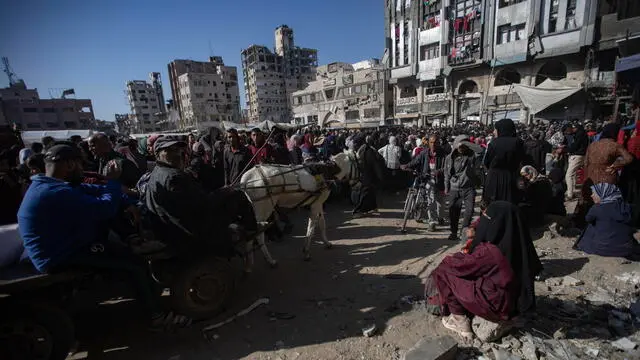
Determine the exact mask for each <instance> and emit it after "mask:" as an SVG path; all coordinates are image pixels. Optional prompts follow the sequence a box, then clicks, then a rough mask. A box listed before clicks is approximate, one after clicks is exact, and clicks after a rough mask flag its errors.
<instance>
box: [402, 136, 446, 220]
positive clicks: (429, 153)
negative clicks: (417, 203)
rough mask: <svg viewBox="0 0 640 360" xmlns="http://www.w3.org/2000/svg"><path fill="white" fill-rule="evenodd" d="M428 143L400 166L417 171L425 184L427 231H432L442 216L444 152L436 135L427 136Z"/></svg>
mask: <svg viewBox="0 0 640 360" xmlns="http://www.w3.org/2000/svg"><path fill="white" fill-rule="evenodd" d="M428 144H429V147H428V148H426V149H425V150H423V151H422V152H420V155H418V156H417V157H415V158H414V159H413V160H411V162H409V163H408V164H407V165H406V166H402V168H405V169H406V168H409V169H413V170H417V171H418V172H419V174H418V176H419V177H420V178H421V180H422V181H423V183H424V184H425V190H426V197H427V199H426V200H427V218H428V221H429V231H434V230H435V229H436V225H438V223H440V218H441V216H442V199H441V196H440V191H442V190H443V189H444V180H445V179H444V177H443V169H444V167H445V153H444V151H443V150H441V148H440V147H439V144H438V137H437V136H436V135H431V136H430V137H429V142H428Z"/></svg>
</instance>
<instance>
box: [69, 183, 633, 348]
mask: <svg viewBox="0 0 640 360" xmlns="http://www.w3.org/2000/svg"><path fill="white" fill-rule="evenodd" d="M403 199H404V193H402V194H399V195H386V196H383V197H382V198H381V199H379V205H380V212H379V214H376V215H372V216H371V217H369V218H363V219H356V220H354V219H351V216H350V213H349V211H350V208H349V207H348V206H347V204H346V203H342V204H338V203H332V204H328V205H327V209H326V210H327V227H328V234H329V239H330V240H331V241H332V243H333V244H334V247H333V249H331V250H325V249H324V247H322V246H321V245H320V244H318V243H315V244H314V246H313V247H312V260H311V261H310V262H304V261H303V260H302V253H301V247H302V239H301V236H302V235H303V234H304V232H305V230H306V226H304V225H306V221H305V218H304V215H305V214H304V212H303V211H298V212H295V213H294V215H293V216H292V220H293V223H294V224H295V228H294V232H293V236H292V237H290V238H287V239H286V240H285V241H283V242H281V243H270V244H269V246H270V249H271V251H272V254H273V255H274V257H276V258H277V259H278V260H279V263H280V266H279V268H277V269H275V270H272V269H269V268H268V266H266V264H265V262H264V261H263V259H262V258H261V256H260V254H256V259H257V261H256V268H255V270H254V273H253V274H252V275H251V276H250V277H249V278H248V279H243V280H240V281H239V283H238V286H237V292H236V295H235V297H234V301H233V304H232V305H231V307H230V308H229V309H228V311H226V312H225V313H223V314H222V315H220V316H219V317H218V318H216V319H211V320H210V321H207V322H204V323H197V324H194V325H193V326H192V327H191V328H189V329H186V330H183V331H180V332H178V333H175V334H155V333H149V332H148V331H147V330H146V329H145V328H144V325H143V323H142V322H140V321H136V320H134V319H135V318H136V313H137V312H138V310H137V308H136V306H135V304H134V303H133V302H126V301H123V302H116V301H112V302H110V304H109V305H101V306H100V307H99V308H98V310H96V309H95V308H93V309H90V308H86V309H85V308H83V309H82V310H78V311H77V313H76V316H75V317H76V320H77V323H78V325H77V333H78V340H79V342H80V346H79V349H78V351H77V352H76V354H74V355H73V357H72V358H73V359H90V360H95V359H167V360H168V359H171V360H190V359H207V360H215V359H220V360H222V359H224V360H226V359H273V360H276V359H278V360H294V359H299V360H312V359H345V360H357V359H367V360H368V359H372V360H373V359H400V358H401V357H402V355H403V353H405V352H406V351H407V350H408V349H409V348H411V347H412V346H414V344H415V343H416V342H418V341H419V340H420V339H422V338H424V337H430V336H438V335H445V334H449V332H448V331H447V330H446V329H444V328H443V327H442V325H441V323H440V318H437V317H435V316H432V315H429V314H427V313H426V312H425V311H424V310H423V308H422V307H421V306H420V305H419V304H415V305H414V306H411V305H408V304H405V303H403V301H401V300H400V299H403V298H405V297H406V296H411V295H413V296H415V297H416V298H417V297H418V296H419V295H421V294H422V292H423V287H422V279H423V278H424V277H426V276H427V275H428V273H429V271H430V270H431V268H432V266H435V265H437V262H439V259H440V258H441V257H442V256H443V254H444V252H446V251H448V250H449V251H451V250H452V248H453V247H454V246H455V245H457V244H452V243H451V242H450V241H447V240H446V237H447V236H448V232H447V231H446V228H444V227H440V228H439V229H438V232H436V233H427V231H426V230H425V229H424V225H418V224H416V223H415V222H413V221H410V223H409V233H408V234H401V233H400V232H399V231H398V228H399V223H400V216H401V208H402V201H403ZM534 239H538V240H537V241H536V247H537V249H538V252H539V254H540V256H541V259H542V260H543V263H544V265H545V277H546V278H547V281H546V282H545V281H539V282H537V285H536V287H537V288H536V291H537V295H538V312H537V314H536V315H537V317H535V319H532V321H530V322H529V323H528V324H527V326H525V328H523V329H520V330H516V331H514V332H513V335H514V336H510V337H509V338H508V339H507V340H509V341H511V343H508V341H503V342H502V343H501V342H500V340H498V342H497V344H494V345H491V344H483V343H482V342H480V341H478V340H476V341H475V342H467V343H464V342H462V341H461V342H460V343H459V347H460V348H462V350H463V351H461V352H460V353H459V358H460V359H466V358H477V356H478V355H480V354H481V353H483V352H484V353H485V354H486V355H485V356H487V355H489V356H491V358H493V357H492V356H493V355H492V351H491V347H496V348H504V349H506V350H507V351H510V350H511V351H514V352H516V353H517V352H518V351H519V348H520V347H521V346H522V343H523V342H526V340H523V339H527V336H529V338H528V339H531V341H532V342H534V343H535V345H536V347H537V352H536V354H537V355H536V356H538V355H540V358H546V359H555V358H557V359H570V358H578V357H580V358H606V359H625V358H626V359H634V358H637V357H638V356H639V353H638V352H637V351H638V348H637V347H636V350H630V351H627V352H624V351H622V350H617V349H616V348H614V347H613V346H612V345H611V341H613V340H617V339H620V338H622V337H627V338H628V339H629V340H630V341H632V342H634V343H635V344H640V334H639V332H638V325H639V324H638V321H637V319H636V320H634V318H635V316H640V315H637V314H636V315H633V313H630V312H629V310H628V308H629V303H630V301H631V299H633V297H634V296H637V294H638V287H639V286H640V266H638V264H637V263H629V262H626V261H622V260H620V259H604V258H595V257H590V256H586V255H585V254H582V253H580V252H576V251H573V250H571V245H572V244H573V239H567V238H562V237H554V236H553V234H551V233H550V232H547V233H546V234H543V231H538V232H537V233H536V234H534ZM434 259H437V262H435V263H434ZM432 263H434V264H433V265H432ZM430 265H431V266H430ZM399 275H404V276H399ZM566 275H571V277H573V278H575V279H578V280H579V281H578V282H574V283H571V284H569V283H568V281H564V283H563V282H562V281H561V280H559V279H555V278H562V277H564V276H566ZM263 297H266V298H269V299H270V303H269V304H268V305H266V306H262V307H260V308H258V309H256V310H255V311H253V312H251V313H250V314H248V315H247V316H244V317H242V318H240V319H238V320H236V321H235V322H233V323H230V324H227V325H225V326H223V327H221V328H219V329H217V330H215V331H212V332H210V333H209V334H208V335H209V336H208V338H205V336H203V333H202V332H201V329H202V328H203V327H205V326H206V325H208V324H212V323H216V322H218V321H221V320H224V319H226V318H228V317H229V316H231V315H233V314H234V313H236V312H238V311H239V310H242V309H244V308H246V307H247V306H249V305H250V304H252V303H253V302H254V301H256V300H257V299H259V298H263ZM614 308H618V310H620V312H623V313H624V314H627V315H630V316H629V319H631V320H629V319H627V315H624V316H621V317H623V318H624V319H622V320H620V321H619V322H615V321H613V320H616V319H617V318H615V317H614V319H613V320H612V315H611V310H612V309H614ZM620 323H622V325H621V324H620ZM374 324H375V325H376V326H377V331H376V334H375V336H373V337H364V336H363V334H362V331H363V328H367V327H369V326H371V325H374ZM518 339H520V340H518ZM512 340H513V341H512ZM514 343H515V344H514ZM517 343H520V345H518V344H517ZM594 351H597V352H595V356H591V357H590V355H594ZM634 351H635V352H634ZM473 354H475V355H473ZM589 354H590V355H589Z"/></svg>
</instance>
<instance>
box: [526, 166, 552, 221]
mask: <svg viewBox="0 0 640 360" xmlns="http://www.w3.org/2000/svg"><path fill="white" fill-rule="evenodd" d="M551 197H552V189H551V182H550V181H549V179H547V178H546V177H540V178H538V179H536V180H534V181H533V182H531V183H530V184H528V185H527V187H526V189H525V191H524V197H523V199H522V200H523V201H522V204H521V206H520V209H521V210H522V211H523V214H524V216H525V217H526V219H527V223H528V224H529V225H531V226H538V225H542V223H543V222H544V215H545V214H547V213H549V207H550V203H551Z"/></svg>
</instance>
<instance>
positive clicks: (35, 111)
mask: <svg viewBox="0 0 640 360" xmlns="http://www.w3.org/2000/svg"><path fill="white" fill-rule="evenodd" d="M0 107H1V108H2V113H3V114H4V118H5V121H6V122H7V123H9V124H15V125H16V126H17V128H19V129H22V130H68V129H93V128H95V118H94V115H93V105H92V104H91V100H88V99H66V98H61V99H41V98H40V96H39V94H38V90H37V89H28V88H27V86H26V85H25V83H24V82H18V83H16V84H14V85H12V86H10V87H7V88H3V89H0Z"/></svg>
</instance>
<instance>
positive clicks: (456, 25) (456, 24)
mask: <svg viewBox="0 0 640 360" xmlns="http://www.w3.org/2000/svg"><path fill="white" fill-rule="evenodd" d="M460 25H462V18H456V20H455V21H454V22H453V30H454V31H455V32H458V31H459V30H460V27H461V26H460Z"/></svg>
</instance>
